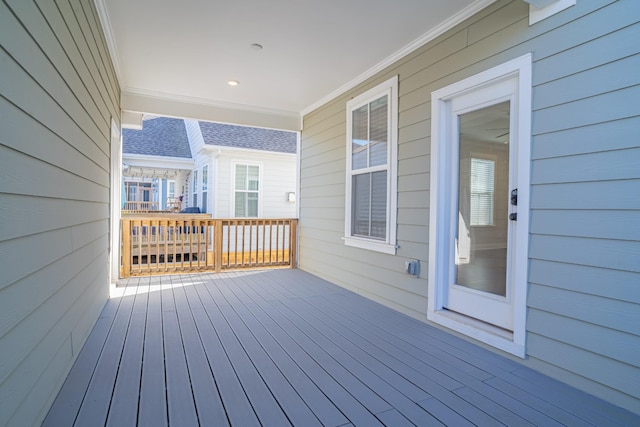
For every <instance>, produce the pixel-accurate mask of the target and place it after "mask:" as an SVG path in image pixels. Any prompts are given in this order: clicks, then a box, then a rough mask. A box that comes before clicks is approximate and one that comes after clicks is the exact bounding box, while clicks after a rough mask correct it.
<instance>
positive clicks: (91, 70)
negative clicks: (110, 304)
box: [0, 0, 120, 426]
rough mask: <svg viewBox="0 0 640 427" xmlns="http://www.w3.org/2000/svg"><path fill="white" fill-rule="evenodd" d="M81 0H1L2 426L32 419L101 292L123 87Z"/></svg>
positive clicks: (80, 338)
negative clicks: (113, 143) (114, 131)
mask: <svg viewBox="0 0 640 427" xmlns="http://www.w3.org/2000/svg"><path fill="white" fill-rule="evenodd" d="M98 22H99V19H98V16H97V13H96V11H95V9H94V5H93V2H91V1H88V0H64V1H60V2H56V3H54V2H50V1H41V0H37V1H22V0H20V1H18V0H13V1H9V0H8V1H5V2H2V3H0V75H1V76H2V78H1V79H0V127H1V128H2V133H1V134H0V271H2V277H1V278H0V425H20V426H23V425H38V424H39V423H40V422H41V420H42V419H43V418H44V416H45V415H46V412H47V410H48V408H49V405H50V404H51V402H52V401H53V399H54V398H55V396H56V394H57V392H58V389H59V388H60V386H61V385H62V382H63V381H64V379H65V376H66V374H67V372H68V370H69V369H70V368H71V364H72V363H73V361H74V360H75V358H76V356H77V354H78V352H79V351H80V349H81V348H82V344H83V343H84V341H85V339H86V337H87V335H88V333H89V331H90V330H91V328H92V327H93V324H94V322H95V320H96V319H97V318H98V316H99V314H100V310H101V309H102V306H103V305H104V302H105V300H106V299H107V293H108V264H107V259H108V248H109V192H110V189H109V179H110V132H111V118H112V117H113V118H115V120H116V122H118V121H119V114H120V113H119V111H120V107H119V87H118V83H117V81H116V78H115V73H114V70H113V66H112V64H111V60H110V58H109V56H108V54H107V48H106V44H105V41H104V39H103V34H102V29H101V27H100V25H99V23H98Z"/></svg>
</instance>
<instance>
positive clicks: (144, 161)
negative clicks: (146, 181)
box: [122, 153, 194, 170]
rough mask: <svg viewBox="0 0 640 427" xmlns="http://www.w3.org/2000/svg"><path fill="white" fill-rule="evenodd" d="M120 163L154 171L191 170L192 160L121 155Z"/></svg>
mask: <svg viewBox="0 0 640 427" xmlns="http://www.w3.org/2000/svg"><path fill="white" fill-rule="evenodd" d="M122 162H123V163H126V164H128V165H129V166H137V167H144V168H152V169H153V168H155V169H184V170H191V169H193V165H194V162H193V159H187V158H184V157H167V156H151V155H146V154H145V155H143V154H126V153H125V154H123V155H122Z"/></svg>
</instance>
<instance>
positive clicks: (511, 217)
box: [509, 212, 518, 221]
mask: <svg viewBox="0 0 640 427" xmlns="http://www.w3.org/2000/svg"><path fill="white" fill-rule="evenodd" d="M509 219H510V220H511V221H517V220H518V213H517V212H513V213H510V214H509Z"/></svg>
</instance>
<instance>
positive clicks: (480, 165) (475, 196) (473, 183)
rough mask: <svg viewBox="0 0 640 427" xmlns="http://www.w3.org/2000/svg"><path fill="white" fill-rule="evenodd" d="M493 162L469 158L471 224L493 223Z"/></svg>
mask: <svg viewBox="0 0 640 427" xmlns="http://www.w3.org/2000/svg"><path fill="white" fill-rule="evenodd" d="M495 164H496V162H495V161H493V160H488V159H476V158H473V157H472V158H471V173H470V185H469V187H470V195H471V197H470V205H471V206H470V213H471V215H470V221H469V223H470V224H469V225H471V226H483V225H493V218H494V217H493V198H494V192H495V179H494V178H495Z"/></svg>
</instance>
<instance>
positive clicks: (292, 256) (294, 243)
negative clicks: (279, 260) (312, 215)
mask: <svg viewBox="0 0 640 427" xmlns="http://www.w3.org/2000/svg"><path fill="white" fill-rule="evenodd" d="M297 248H298V220H297V219H290V220H289V265H290V266H291V268H297V267H298V251H297Z"/></svg>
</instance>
